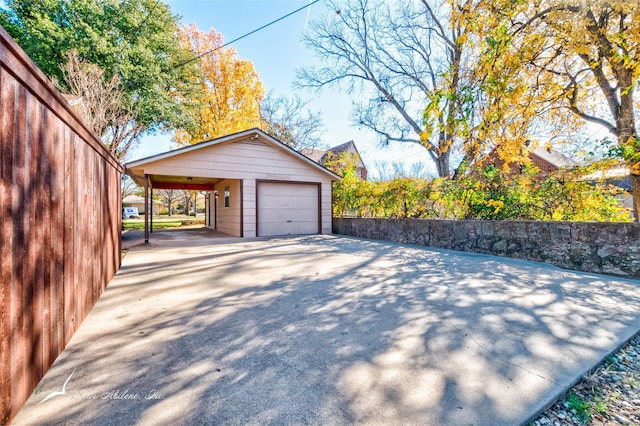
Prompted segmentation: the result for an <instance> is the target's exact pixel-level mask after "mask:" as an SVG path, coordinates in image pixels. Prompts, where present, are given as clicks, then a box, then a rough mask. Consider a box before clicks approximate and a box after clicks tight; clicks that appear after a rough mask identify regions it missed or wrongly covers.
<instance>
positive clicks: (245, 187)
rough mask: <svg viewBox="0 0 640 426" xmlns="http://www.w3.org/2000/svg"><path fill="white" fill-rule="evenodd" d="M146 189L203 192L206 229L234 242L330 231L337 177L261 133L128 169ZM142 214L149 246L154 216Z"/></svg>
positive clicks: (139, 162) (201, 145)
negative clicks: (225, 236) (254, 238)
mask: <svg viewBox="0 0 640 426" xmlns="http://www.w3.org/2000/svg"><path fill="white" fill-rule="evenodd" d="M125 167H126V172H127V174H129V175H130V176H131V177H132V178H133V179H134V181H135V182H136V183H137V184H138V185H139V186H142V187H144V188H145V194H146V195H145V197H146V199H145V205H149V197H153V190H154V189H186V190H198V191H204V192H205V193H206V203H205V205H206V212H205V225H206V226H208V227H210V228H213V229H216V230H219V231H221V232H224V233H226V234H229V235H232V236H236V237H243V238H244V237H246V238H251V237H256V236H277V235H308V234H330V233H331V198H332V183H333V182H335V181H337V180H339V179H340V177H339V176H338V175H336V174H335V173H333V172H331V171H329V170H327V169H326V168H324V167H323V166H321V165H319V164H317V163H316V162H314V161H312V160H311V159H309V158H307V157H305V156H304V155H302V154H300V153H299V152H297V151H295V150H293V149H291V148H290V147H288V146H287V145H285V144H283V143H282V142H280V141H278V140H277V139H274V138H273V137H271V136H269V135H267V134H266V133H264V132H263V131H261V130H259V129H251V130H246V131H243V132H240V133H236V134H233V135H229V136H225V137H222V138H218V139H214V140H211V141H206V142H201V143H199V144H195V145H191V146H188V147H184V148H181V149H177V150H173V151H168V152H165V153H162V154H158V155H155V156H152V157H147V158H144V159H141V160H136V161H132V162H130V163H127V164H126V165H125ZM148 210H149V209H145V242H148V241H149V228H150V227H149V225H150V221H151V217H150V216H149V215H148V214H147V211H148Z"/></svg>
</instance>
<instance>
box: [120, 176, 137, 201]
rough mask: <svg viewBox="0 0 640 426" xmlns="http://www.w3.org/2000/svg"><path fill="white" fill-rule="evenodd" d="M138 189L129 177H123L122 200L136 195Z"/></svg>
mask: <svg viewBox="0 0 640 426" xmlns="http://www.w3.org/2000/svg"><path fill="white" fill-rule="evenodd" d="M137 189H138V186H137V185H136V183H135V182H134V181H133V179H131V178H130V177H129V176H128V175H125V174H123V175H122V184H121V190H122V198H125V197H128V196H129V195H134V194H135V193H136V191H137Z"/></svg>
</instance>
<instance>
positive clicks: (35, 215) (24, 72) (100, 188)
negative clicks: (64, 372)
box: [0, 27, 122, 424]
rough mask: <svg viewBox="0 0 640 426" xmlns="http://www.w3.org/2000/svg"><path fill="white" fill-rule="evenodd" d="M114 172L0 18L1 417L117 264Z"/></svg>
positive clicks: (13, 407)
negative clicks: (7, 31)
mask: <svg viewBox="0 0 640 426" xmlns="http://www.w3.org/2000/svg"><path fill="white" fill-rule="evenodd" d="M121 174H122V166H120V164H119V163H118V161H117V160H116V159H115V158H114V157H113V156H112V155H111V154H110V153H109V152H108V151H107V150H106V149H105V147H104V146H103V145H102V143H101V142H100V141H99V140H98V139H97V138H96V137H95V136H94V135H92V134H91V132H90V131H89V130H88V129H87V128H86V126H85V125H84V124H83V123H82V122H81V121H80V119H79V118H78V117H77V116H76V115H75V113H74V112H73V111H72V110H71V107H70V106H69V105H68V103H67V102H66V100H65V99H64V98H63V97H62V96H61V95H60V94H59V93H58V92H57V91H56V89H55V88H54V87H53V85H52V84H51V83H50V82H49V81H48V79H47V78H46V77H45V76H44V74H42V72H41V71H40V70H38V69H37V67H36V66H35V65H34V64H33V62H31V60H30V59H29V58H28V57H27V56H26V54H25V53H24V52H23V51H22V50H21V49H20V48H19V47H18V46H17V45H16V44H15V42H14V41H13V40H11V38H10V37H9V36H8V35H7V33H6V32H5V31H4V29H2V28H1V27H0V178H1V182H0V185H1V186H0V256H1V257H0V258H1V259H2V263H1V265H2V267H1V270H0V280H1V281H0V424H5V423H8V422H10V420H11V419H12V418H13V417H14V416H15V414H16V413H17V411H18V410H19V409H20V407H21V406H22V404H23V403H24V401H25V400H26V399H27V398H28V396H29V395H30V393H31V392H32V391H33V389H34V388H35V386H36V385H37V383H38V381H39V380H40V379H41V378H42V376H43V375H44V373H45V372H46V370H47V369H48V368H49V366H50V365H51V364H52V363H53V361H54V360H55V358H56V357H57V356H58V354H59V353H60V352H61V351H62V350H63V349H64V347H65V345H66V344H67V342H68V341H69V339H70V338H71V337H72V335H73V333H74V331H75V330H76V329H77V327H78V326H79V324H80V322H81V321H82V320H83V319H84V317H85V316H86V315H87V313H88V312H89V311H90V310H91V308H92V306H93V305H94V303H95V302H96V300H97V299H98V297H100V294H101V293H102V291H103V290H104V288H105V287H106V285H107V283H108V282H109V281H110V280H111V278H112V277H113V275H114V274H115V273H116V271H117V269H118V268H119V266H120V229H121V214H120V198H121V194H120V178H121Z"/></svg>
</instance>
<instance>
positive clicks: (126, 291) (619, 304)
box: [14, 231, 640, 425]
mask: <svg viewBox="0 0 640 426" xmlns="http://www.w3.org/2000/svg"><path fill="white" fill-rule="evenodd" d="M639 329H640V282H638V281H631V280H624V279H619V278H612V277H605V276H599V275H593V274H585V273H577V272H571V271H566V270H562V269H559V268H556V267H553V266H548V265H544V264H538V263H532V262H525V261H518V260H513V259H502V258H497V257H490V256H484V255H476V254H464V253H459V252H452V251H444V250H433V249H428V248H420V247H414V246H404V245H398V244H391V243H384V242H373V241H367V240H359V239H353V238H344V237H336V236H310V237H294V238H282V239H257V240H253V241H247V240H240V239H234V238H227V239H224V238H217V239H214V240H212V239H210V238H206V237H205V236H203V235H200V236H198V234H195V233H193V232H189V231H186V232H154V234H153V238H152V240H151V244H149V245H148V246H135V247H132V248H131V249H130V251H129V253H128V254H127V256H126V257H125V259H124V262H123V267H122V269H121V270H120V271H119V272H118V274H117V276H116V277H115V278H114V280H113V281H112V282H111V284H110V285H109V287H108V288H107V290H106V292H105V293H104V295H103V296H102V297H101V298H100V300H99V301H98V303H97V304H96V306H95V307H94V309H93V310H92V311H91V313H90V314H89V316H88V317H87V319H86V320H85V321H84V323H83V324H82V325H81V327H80V328H79V330H78V331H77V333H76V334H75V336H74V337H73V339H72V340H71V342H70V343H69V345H68V346H67V348H66V349H65V350H64V352H63V353H62V354H61V355H60V357H59V358H58V359H57V360H56V362H55V364H54V365H53V367H52V368H51V369H50V370H49V371H48V373H47V374H46V375H45V377H44V378H43V379H42V381H41V382H40V384H39V385H38V387H37V389H36V391H35V392H34V393H33V395H32V396H31V398H30V399H29V400H28V401H27V403H26V404H25V406H24V408H23V409H22V410H21V411H20V413H19V414H18V416H17V417H16V419H15V421H14V423H15V424H18V425H21V424H97V425H101V424H140V425H156V424H224V425H262V424H331V425H342V424H389V425H394V424H398V425H400V424H402V425H411V424H416V425H418V424H419V425H489V424H491V425H513V424H522V423H523V422H526V421H527V420H528V419H529V418H530V417H531V416H532V415H534V414H535V413H536V412H538V411H539V410H541V409H542V408H544V407H545V406H546V405H547V404H548V403H550V402H551V401H552V400H553V399H555V397H556V396H557V395H558V393H560V392H562V391H563V390H564V389H566V388H567V387H569V386H570V385H571V384H572V383H573V382H574V381H575V380H576V379H577V378H578V377H579V376H580V375H581V374H582V373H584V372H586V370H588V369H589V368H591V367H592V366H593V365H594V364H595V363H597V362H598V361H599V360H600V359H602V357H604V356H606V355H607V354H609V353H610V352H611V351H613V350H614V349H616V348H617V347H618V346H619V345H620V344H621V343H623V342H624V341H625V340H626V339H628V338H630V337H631V336H632V335H634V334H635V333H636V332H637V331H638V330H639ZM65 382H66V387H63V384H65ZM62 389H64V391H65V393H64V394H61V395H57V396H53V397H51V398H50V399H48V400H46V401H44V400H45V398H46V397H47V396H48V395H51V393H52V392H56V391H61V390H62Z"/></svg>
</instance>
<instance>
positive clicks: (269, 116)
mask: <svg viewBox="0 0 640 426" xmlns="http://www.w3.org/2000/svg"><path fill="white" fill-rule="evenodd" d="M308 103H309V102H308V101H303V100H302V99H301V98H300V97H298V96H294V97H293V98H287V97H285V96H278V97H276V96H274V94H273V92H269V93H268V94H267V97H266V98H265V99H264V100H263V101H262V104H261V105H260V116H261V121H262V129H263V130H264V131H265V132H266V133H268V134H270V135H271V136H273V137H274V138H276V139H278V140H279V141H280V142H282V143H284V144H286V145H288V146H290V147H291V148H293V149H295V150H298V151H299V150H301V149H303V148H309V147H319V146H321V145H322V142H321V140H320V136H321V135H322V132H323V123H322V118H321V117H320V113H313V112H311V110H309V109H305V107H306V106H307V105H308Z"/></svg>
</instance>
